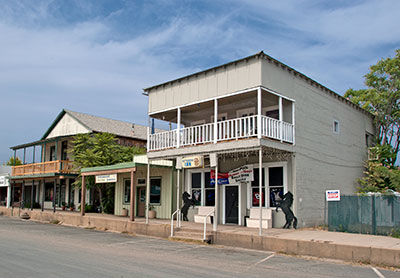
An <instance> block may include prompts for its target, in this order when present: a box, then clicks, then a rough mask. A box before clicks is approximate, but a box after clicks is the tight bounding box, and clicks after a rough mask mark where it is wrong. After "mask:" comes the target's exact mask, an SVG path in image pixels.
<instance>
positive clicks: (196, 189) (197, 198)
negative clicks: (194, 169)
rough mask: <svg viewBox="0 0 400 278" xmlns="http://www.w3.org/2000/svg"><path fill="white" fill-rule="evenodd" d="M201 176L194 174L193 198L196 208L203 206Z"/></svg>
mask: <svg viewBox="0 0 400 278" xmlns="http://www.w3.org/2000/svg"><path fill="white" fill-rule="evenodd" d="M201 174H202V173H192V198H193V200H194V202H195V205H196V206H201Z"/></svg>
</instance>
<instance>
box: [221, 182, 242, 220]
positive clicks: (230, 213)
mask: <svg viewBox="0 0 400 278" xmlns="http://www.w3.org/2000/svg"><path fill="white" fill-rule="evenodd" d="M224 189H225V190H224V195H225V196H224V203H225V206H224V216H225V224H239V218H240V217H239V186H237V185H227V186H225V187H224Z"/></svg>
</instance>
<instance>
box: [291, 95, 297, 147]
mask: <svg viewBox="0 0 400 278" xmlns="http://www.w3.org/2000/svg"><path fill="white" fill-rule="evenodd" d="M294 108H295V105H294V102H292V125H293V145H295V144H296V136H295V135H296V125H295V113H294V112H295V109H294Z"/></svg>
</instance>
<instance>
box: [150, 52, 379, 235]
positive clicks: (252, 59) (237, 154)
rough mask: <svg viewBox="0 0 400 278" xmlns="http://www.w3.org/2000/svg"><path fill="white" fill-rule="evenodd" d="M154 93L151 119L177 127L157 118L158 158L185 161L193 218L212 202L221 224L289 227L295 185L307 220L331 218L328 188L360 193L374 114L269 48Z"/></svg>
mask: <svg viewBox="0 0 400 278" xmlns="http://www.w3.org/2000/svg"><path fill="white" fill-rule="evenodd" d="M144 92H145V95H147V96H148V116H149V118H150V119H149V123H150V122H153V123H154V120H152V119H156V120H160V121H166V122H169V123H170V124H171V125H172V126H176V129H173V130H169V131H164V132H151V130H154V126H153V127H151V128H150V127H149V135H148V143H147V150H148V153H147V155H148V158H149V160H154V159H169V160H172V161H175V162H176V166H177V168H178V174H177V175H178V177H177V181H178V182H177V185H178V190H177V192H183V191H187V192H188V193H189V194H190V195H191V196H192V197H193V198H194V199H195V205H196V207H197V209H195V210H194V211H192V212H189V218H190V219H192V220H193V219H194V218H195V217H194V215H203V214H205V211H204V209H201V207H209V208H212V209H213V210H215V212H216V217H215V218H216V219H217V221H214V223H220V224H236V225H245V223H246V222H247V225H249V226H258V227H259V228H260V232H261V230H262V228H263V227H264V228H267V227H268V228H269V227H270V223H271V221H272V226H273V227H282V226H283V224H284V215H283V213H282V212H276V211H275V208H276V206H277V203H278V202H279V201H280V200H281V199H282V196H283V194H284V193H286V192H287V191H290V192H292V193H293V194H294V203H293V210H294V213H295V215H296V216H297V217H298V219H299V226H300V227H303V226H310V225H318V224H322V223H323V220H324V196H325V190H327V189H339V190H341V192H342V194H352V193H354V191H355V189H356V179H357V178H359V177H361V176H362V175H363V162H364V160H365V159H366V158H367V147H368V145H369V144H370V140H371V137H372V135H373V133H374V126H373V118H372V115H370V114H369V113H367V112H366V111H364V110H363V109H361V108H359V107H358V106H356V105H354V104H353V103H351V102H350V101H348V100H347V99H345V98H343V97H342V96H340V95H338V94H337V93H335V92H333V91H331V90H330V89H328V88H326V87H325V86H323V85H321V84H319V83H317V82H316V81H314V80H312V79H310V78H309V77H307V76H305V75H304V74H302V73H300V72H298V71H296V70H294V69H293V68H291V67H289V66H287V65H285V64H283V63H281V62H279V61H277V60H275V59H274V58H272V57H270V56H268V55H266V54H264V53H263V52H260V53H257V54H255V55H252V56H249V57H246V58H243V59H240V60H237V61H233V62H230V63H227V64H224V65H221V66H217V67H214V68H211V69H207V70H204V71H201V72H197V73H193V74H191V75H188V76H184V77H181V78H177V79H175V80H172V81H168V82H165V83H162V84H158V85H154V86H151V87H148V88H146V89H144ZM179 180H180V181H182V182H179ZM216 184H217V186H216ZM181 205H182V203H178V204H177V207H181ZM261 207H262V208H263V213H262V215H263V216H261V218H262V219H261V221H260V208H261ZM199 208H200V209H199ZM199 212H200V213H199ZM270 216H271V217H270ZM196 218H198V217H196ZM270 218H271V219H270ZM257 219H258V224H256V223H255V222H254V221H256V220H257ZM246 220H247V221H246ZM214 229H216V226H214Z"/></svg>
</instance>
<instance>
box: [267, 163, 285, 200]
mask: <svg viewBox="0 0 400 278" xmlns="http://www.w3.org/2000/svg"><path fill="white" fill-rule="evenodd" d="M268 184H269V206H270V207H276V206H277V204H278V203H279V202H280V201H281V200H282V198H283V167H270V168H268Z"/></svg>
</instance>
